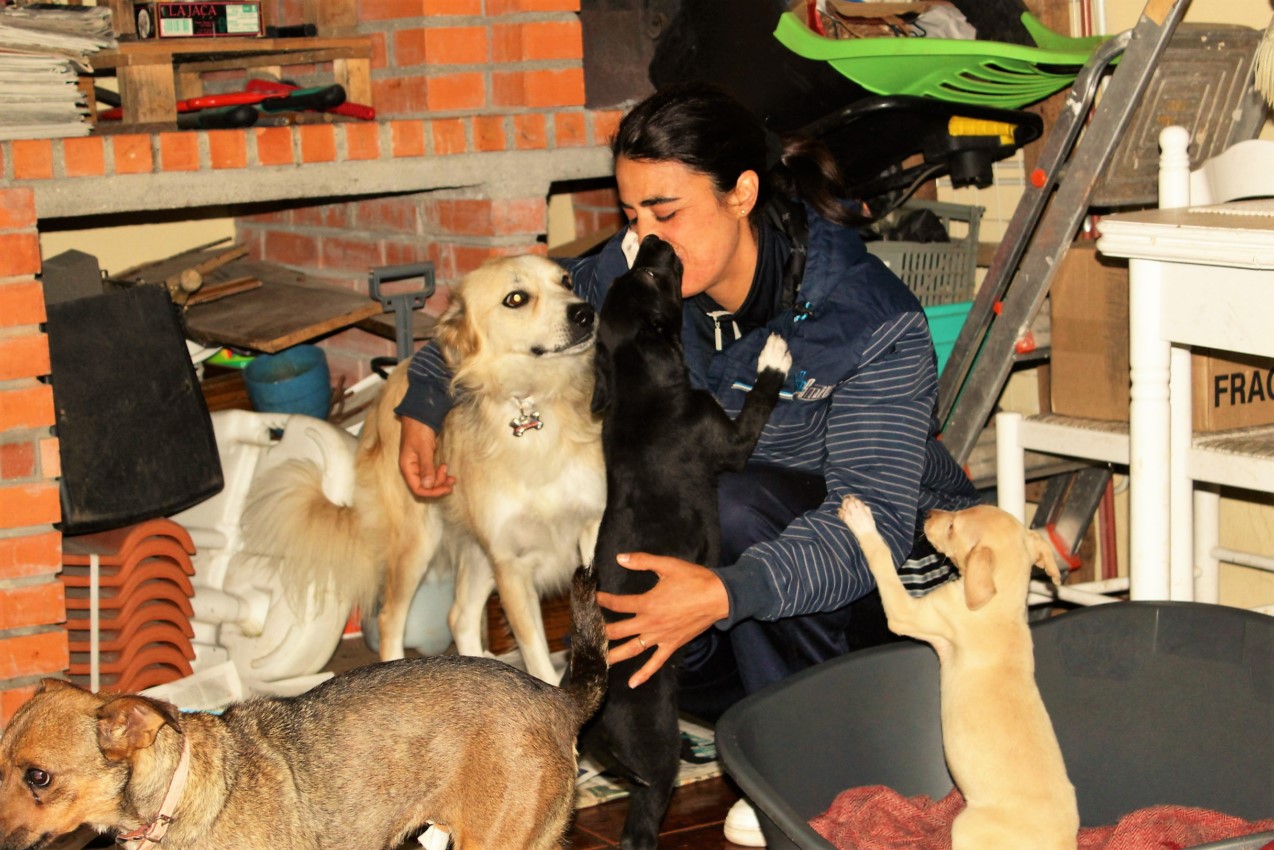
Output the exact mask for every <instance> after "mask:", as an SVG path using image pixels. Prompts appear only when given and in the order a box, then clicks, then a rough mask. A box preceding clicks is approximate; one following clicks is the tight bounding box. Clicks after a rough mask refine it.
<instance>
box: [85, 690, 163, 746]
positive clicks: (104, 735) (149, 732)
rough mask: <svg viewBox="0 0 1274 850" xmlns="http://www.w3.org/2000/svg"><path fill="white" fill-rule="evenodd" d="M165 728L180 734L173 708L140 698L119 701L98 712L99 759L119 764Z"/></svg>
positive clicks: (147, 743)
mask: <svg viewBox="0 0 1274 850" xmlns="http://www.w3.org/2000/svg"><path fill="white" fill-rule="evenodd" d="M164 724H167V725H169V726H171V727H173V728H174V729H176V730H177V731H181V721H180V719H179V714H178V711H177V708H176V707H175V706H173V705H171V704H169V703H166V702H162V701H160V700H155V699H147V698H145V697H139V696H122V697H118V698H116V699H113V700H110V701H109V702H107V703H106V704H105V705H103V706H102V707H101V708H99V709H98V710H97V745H98V747H100V748H101V750H102V755H104V756H106V757H107V758H108V759H111V760H112V761H120V760H123V759H126V758H128V757H129V756H130V755H132V754H133V753H134V752H136V751H137V750H142V749H145V748H146V747H149V746H150V745H151V744H153V743H155V736H156V735H158V734H159V730H160V728H161V727H163V726H164Z"/></svg>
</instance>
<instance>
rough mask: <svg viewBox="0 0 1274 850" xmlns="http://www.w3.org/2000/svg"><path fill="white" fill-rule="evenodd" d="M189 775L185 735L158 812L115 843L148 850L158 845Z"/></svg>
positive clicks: (171, 818)
mask: <svg viewBox="0 0 1274 850" xmlns="http://www.w3.org/2000/svg"><path fill="white" fill-rule="evenodd" d="M189 775H190V741H189V739H187V738H186V737H185V736H182V739H181V757H180V758H179V759H177V769H176V770H175V771H173V775H172V778H170V779H169V780H168V790H167V791H166V792H164V801H163V802H162V803H160V804H159V814H157V815H155V819H154V820H153V821H151V822H150V823H148V824H146V825H145V826H143V827H140V828H138V829H135V830H133V831H132V832H125V833H124V834H122V835H117V836H116V837H115V843H116V844H118V845H120V846H121V847H124V848H126V850H148V848H151V847H158V846H159V842H161V841H163V840H164V835H165V834H167V832H168V825H169V824H170V823H172V820H173V812H174V811H176V809H177V803H178V802H179V801H180V800H181V792H182V791H183V790H185V788H186V777H188V776H189Z"/></svg>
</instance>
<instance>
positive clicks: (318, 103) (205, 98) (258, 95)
mask: <svg viewBox="0 0 1274 850" xmlns="http://www.w3.org/2000/svg"><path fill="white" fill-rule="evenodd" d="M344 103H345V87H344V86H341V85H340V84H336V83H334V84H332V85H329V86H317V87H315V88H308V89H302V88H292V89H289V90H288V91H286V92H277V91H275V92H268V91H241V92H228V93H226V94H208V95H200V96H198V97H189V98H185V99H183V100H179V101H177V103H176V108H177V113H178V114H179V115H180V114H182V113H187V112H201V111H203V110H206V109H225V108H227V107H234V106H255V107H256V108H257V109H260V110H261V111H263V112H298V111H301V110H305V109H310V110H315V111H319V112H326V111H331V110H334V109H336V108H337V107H339V106H341V105H342V104H344ZM97 117H98V119H99V120H104V121H119V120H121V119H123V117H124V110H123V108H122V107H113V108H111V109H104V110H102V111H101V112H99V113H98V114H97Z"/></svg>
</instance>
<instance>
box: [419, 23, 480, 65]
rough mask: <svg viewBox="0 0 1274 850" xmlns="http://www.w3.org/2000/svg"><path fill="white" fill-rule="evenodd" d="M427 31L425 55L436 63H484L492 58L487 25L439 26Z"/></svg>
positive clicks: (431, 61) (431, 62)
mask: <svg viewBox="0 0 1274 850" xmlns="http://www.w3.org/2000/svg"><path fill="white" fill-rule="evenodd" d="M424 33H425V42H424V51H425V57H426V59H427V61H428V62H429V64H430V65H431V66H435V65H482V64H485V63H486V62H488V61H489V60H490V54H491V51H490V49H489V47H488V41H489V37H488V31H487V28H486V27H437V28H434V29H427V30H425V31H424Z"/></svg>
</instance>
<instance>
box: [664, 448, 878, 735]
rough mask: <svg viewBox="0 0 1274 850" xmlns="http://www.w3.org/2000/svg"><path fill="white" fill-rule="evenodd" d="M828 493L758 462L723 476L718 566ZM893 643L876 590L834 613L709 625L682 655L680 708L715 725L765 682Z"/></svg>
mask: <svg viewBox="0 0 1274 850" xmlns="http://www.w3.org/2000/svg"><path fill="white" fill-rule="evenodd" d="M826 492H827V491H826V488H825V486H824V483H823V479H822V477H821V476H817V475H811V474H809V473H804V472H795V471H792V470H787V469H780V468H777V467H772V466H764V465H760V464H750V465H749V466H748V467H747V468H746V469H744V470H743V471H742V472H728V473H725V474H723V475H721V476H720V478H719V481H718V485H717V499H718V504H719V509H720V513H721V563H723V564H732V563H734V562H735V561H736V560H738V558H739V556H740V555H741V554H742V553H743V551H744V550H745V549H747V548H748V547H749V546H752V545H753V544H754V543H760V542H762V541H765V540H773V539H774V538H776V537H778V536H779V534H780V533H781V532H782V531H783V529H785V528H786V527H787V526H788V525H789V524H790V523H791V522H792V520H793V519H795V518H796V517H798V516H800V515H801V514H803V513H805V512H806V511H809V510H812V509H814V508H816V507H818V506H819V505H820V504H822V502H823V498H824V496H825V495H826ZM891 638H892V635H891V634H890V632H889V629H888V627H887V626H886V625H885V617H884V611H883V609H882V608H881V605H880V597H879V595H878V594H876V593H875V592H874V591H873V592H872V593H871V594H869V595H868V596H866V597H864V598H863V599H861V600H859V601H857V602H854V603H851V604H849V605H846V606H845V607H843V608H839V609H837V610H835V611H828V612H821V613H817V614H806V615H802V616H797V617H787V618H784V619H781V620H774V621H768V622H766V621H761V620H744V621H742V622H740V623H738V624H736V625H735V626H733V627H732V628H730V629H728V630H726V631H722V630H720V629H716V628H711V629H708V631H706V632H704V633H703V634H702V635H700V636H699V637H697V638H695V639H694V640H693V641H691V642H690V643H689V644H687V645H686V647H685V649H684V651H683V655H682V663H681V672H680V676H681V688H680V700H681V702H680V705H681V708H682V710H683V711H686V712H687V713H689V714H691V715H694V716H696V717H700V718H702V719H704V720H707V721H715V720H716V719H717V718H718V717H719V716H720V715H721V713H722V712H724V711H725V709H726V708H729V707H730V706H731V705H733V704H734V703H735V702H737V701H738V700H740V699H742V698H743V697H744V696H745V695H747V694H750V693H754V692H755V691H758V690H760V689H761V688H763V687H765V686H766V685H770V684H773V683H774V682H777V681H779V680H781V679H785V678H787V677H788V676H790V675H792V674H793V673H796V672H799V671H801V670H804V669H805V668H807V667H811V666H813V665H815V664H818V663H820V662H823V661H827V660H829V659H832V658H836V657H837V656H840V655H844V654H845V653H846V652H849V651H850V650H851V649H857V648H861V647H863V646H870V645H873V644H877V643H883V642H886V641H888V640H890V639H891Z"/></svg>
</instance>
